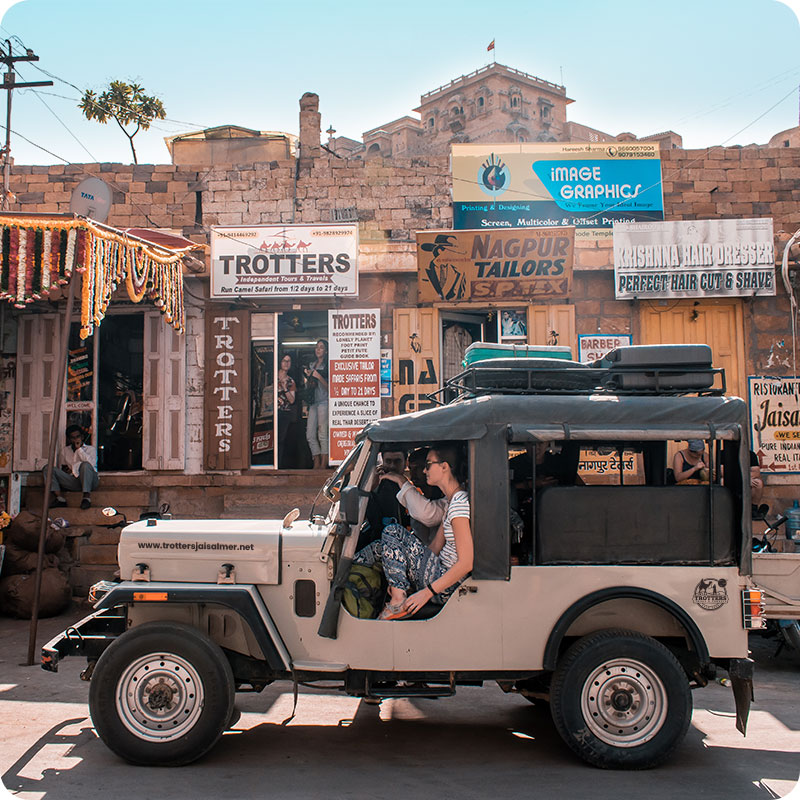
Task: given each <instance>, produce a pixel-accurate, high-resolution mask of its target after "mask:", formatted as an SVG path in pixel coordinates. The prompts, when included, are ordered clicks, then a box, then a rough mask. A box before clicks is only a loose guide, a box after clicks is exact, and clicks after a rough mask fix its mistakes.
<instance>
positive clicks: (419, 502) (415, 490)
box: [383, 447, 447, 544]
mask: <svg viewBox="0 0 800 800" xmlns="http://www.w3.org/2000/svg"><path fill="white" fill-rule="evenodd" d="M427 457H428V448H427V447H418V448H417V449H416V450H413V451H412V452H411V454H410V455H409V456H408V474H409V477H408V478H407V477H406V476H405V473H404V472H402V471H397V472H386V473H384V475H383V477H384V478H385V479H386V480H390V481H394V482H395V483H396V484H397V485H398V486H399V487H400V490H399V491H398V492H397V501H398V502H399V503H400V504H401V505H402V506H403V507H404V508H406V509H408V513H409V515H410V516H411V526H410V527H411V530H412V531H413V532H414V534H415V535H416V536H417V538H418V539H419V540H420V541H421V542H422V543H423V544H430V543H431V540H432V539H433V537H434V535H435V534H436V531H437V530H438V529H439V525H441V524H442V520H443V519H444V515H445V512H446V511H447V499H446V498H445V497H444V495H443V494H442V492H441V491H440V490H439V489H437V488H436V487H435V486H431V485H430V484H429V483H428V479H427V477H426V476H425V461H426V459H427ZM409 478H410V480H409Z"/></svg>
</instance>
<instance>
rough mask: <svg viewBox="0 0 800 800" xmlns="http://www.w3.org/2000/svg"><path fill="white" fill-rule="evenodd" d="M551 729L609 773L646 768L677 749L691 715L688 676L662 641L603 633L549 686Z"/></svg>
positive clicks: (577, 650) (581, 644)
mask: <svg viewBox="0 0 800 800" xmlns="http://www.w3.org/2000/svg"><path fill="white" fill-rule="evenodd" d="M550 708H551V713H552V716H553V721H554V722H555V725H556V728H557V730H558V732H559V734H560V735H561V737H562V738H563V739H564V741H565V742H566V743H567V745H569V747H570V748H571V749H572V750H573V751H574V752H575V753H577V755H579V756H580V757H581V758H582V759H584V761H587V762H588V763H590V764H593V765H594V766H597V767H603V768H606V769H647V768H649V767H654V766H656V765H657V764H660V763H662V762H663V761H665V760H666V759H667V758H668V757H669V756H670V755H671V753H672V752H673V750H675V748H676V747H677V746H678V744H680V742H681V740H682V739H683V737H684V735H685V734H686V730H687V728H688V727H689V721H690V718H691V712H692V697H691V691H690V689H689V682H688V680H687V677H686V674H685V673H684V671H683V669H682V668H681V666H680V664H679V663H678V661H677V659H676V658H675V656H673V655H672V653H670V651H669V650H667V648H666V647H664V646H663V645H662V644H661V643H659V642H657V641H655V639H651V638H650V637H649V636H644V635H643V634H640V633H636V632H634V631H622V630H607V631H599V632H598V633H594V634H590V635H589V636H585V637H584V638H582V639H580V640H579V641H578V642H576V643H575V644H574V645H573V646H572V647H571V648H570V649H569V650H568V651H567V652H566V654H565V655H564V656H563V658H562V659H561V661H560V662H559V664H558V667H557V669H556V672H555V674H554V675H553V681H552V684H551V687H550Z"/></svg>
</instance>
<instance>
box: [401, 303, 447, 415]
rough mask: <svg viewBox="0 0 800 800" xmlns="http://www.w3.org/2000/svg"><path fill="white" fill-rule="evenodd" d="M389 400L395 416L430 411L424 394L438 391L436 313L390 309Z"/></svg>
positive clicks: (437, 318) (431, 311)
mask: <svg viewBox="0 0 800 800" xmlns="http://www.w3.org/2000/svg"><path fill="white" fill-rule="evenodd" d="M393 349H394V363H393V364H392V387H393V392H392V397H393V400H394V411H395V413H396V414H407V413H409V412H411V411H419V410H420V409H423V408H430V407H431V406H433V403H432V402H431V401H430V400H428V399H427V397H426V395H427V394H429V393H430V392H434V391H436V390H437V389H438V388H439V311H438V309H436V308H396V309H394V342H393Z"/></svg>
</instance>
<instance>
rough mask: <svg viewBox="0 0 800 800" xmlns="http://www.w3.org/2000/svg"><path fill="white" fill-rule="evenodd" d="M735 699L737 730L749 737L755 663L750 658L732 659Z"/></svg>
mask: <svg viewBox="0 0 800 800" xmlns="http://www.w3.org/2000/svg"><path fill="white" fill-rule="evenodd" d="M728 675H729V676H730V679H731V689H733V699H734V701H735V703H736V730H737V731H739V733H741V734H742V736H747V718H748V717H749V716H750V703H751V702H752V701H753V699H754V697H753V661H752V659H749V658H732V659H731V660H730V663H729V664H728Z"/></svg>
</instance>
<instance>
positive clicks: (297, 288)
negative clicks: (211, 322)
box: [211, 225, 358, 298]
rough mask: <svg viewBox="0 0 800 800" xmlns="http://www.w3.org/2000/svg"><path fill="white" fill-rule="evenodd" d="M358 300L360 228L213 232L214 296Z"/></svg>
mask: <svg viewBox="0 0 800 800" xmlns="http://www.w3.org/2000/svg"><path fill="white" fill-rule="evenodd" d="M331 295H335V296H339V297H356V296H358V226H357V225H333V226H324V225H255V226H250V227H245V226H233V227H212V229H211V296H212V297H228V298H229V297H234V296H239V297H290V296H295V297H320V296H331Z"/></svg>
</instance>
